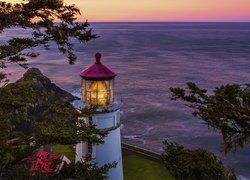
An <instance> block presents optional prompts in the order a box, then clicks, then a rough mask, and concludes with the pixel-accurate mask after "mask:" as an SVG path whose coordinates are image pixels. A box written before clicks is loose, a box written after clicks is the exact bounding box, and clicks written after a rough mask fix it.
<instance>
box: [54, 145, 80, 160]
mask: <svg viewBox="0 0 250 180" xmlns="http://www.w3.org/2000/svg"><path fill="white" fill-rule="evenodd" d="M52 153H55V154H64V155H65V156H66V157H67V158H69V159H70V160H74V159H75V153H74V151H73V149H72V148H71V147H70V146H69V145H59V144H56V145H53V146H52Z"/></svg>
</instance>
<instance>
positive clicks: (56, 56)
mask: <svg viewBox="0 0 250 180" xmlns="http://www.w3.org/2000/svg"><path fill="white" fill-rule="evenodd" d="M91 27H92V28H93V32H94V33H96V34H97V35H99V36H100V37H99V38H98V39H95V40H92V41H90V42H89V43H87V44H80V43H78V42H76V41H75V51H76V54H77V56H78V60H77V62H76V64H75V65H68V64H67V59H66V57H65V56H63V55H61V54H60V53H59V52H58V51H57V49H56V48H57V46H56V45H55V44H53V43H51V44H50V50H46V49H45V48H44V47H37V48H35V49H34V51H36V52H39V53H40V56H39V57H37V58H35V59H30V61H29V63H30V66H31V67H38V68H39V69H40V70H41V71H42V72H43V73H44V74H45V75H46V76H48V77H49V78H51V80H52V81H53V82H54V83H56V84H58V85H59V86H60V87H62V88H64V89H65V90H67V91H69V92H72V93H80V85H81V80H80V77H79V72H80V71H81V70H82V69H84V68H86V67H88V66H89V65H91V64H92V63H93V62H94V55H95V53H96V52H100V53H102V56H103V57H102V62H103V63H104V64H105V65H106V66H108V67H110V68H111V69H112V70H113V71H115V72H117V73H118V76H117V77H116V86H115V89H116V93H117V94H118V96H120V97H121V99H122V101H123V107H122V117H121V118H122V141H123V142H127V143H131V144H134V145H137V146H140V147H143V148H146V149H150V150H153V151H159V152H160V151H161V148H162V141H163V140H164V139H166V140H169V141H173V142H178V143H180V144H183V145H185V146H186V147H189V148H206V149H208V150H210V151H212V152H214V153H215V154H216V155H217V156H218V157H220V158H221V159H222V160H223V161H224V162H225V163H226V164H227V165H228V166H229V167H232V168H235V172H236V173H237V174H240V175H242V176H245V177H248V178H250V166H249V163H250V146H249V145H246V146H245V147H244V149H239V150H237V151H236V152H235V153H230V154H227V155H224V154H223V152H222V150H223V147H222V137H221V135H220V134H219V133H218V132H217V131H216V130H213V129H208V127H207V125H206V124H204V122H203V121H202V120H199V119H197V118H194V117H193V116H192V115H191V112H192V111H191V110H190V109H189V108H188V107H186V106H185V105H183V102H178V101H177V102H176V101H171V100H170V98H171V94H170V91H169V88H170V87H185V84H186V82H189V81H192V82H195V83H197V84H198V85H199V86H200V87H203V88H207V89H208V90H209V92H212V90H213V89H214V88H215V87H216V86H220V85H222V84H226V83H240V84H244V83H249V82H250V23H174V22H172V23H129V22H128V23H91ZM28 33H29V32H28V31H24V30H22V29H10V30H7V31H6V32H4V33H3V34H1V35H0V37H1V38H0V39H1V40H0V43H3V42H5V41H6V40H7V39H9V38H10V37H13V36H16V35H20V36H27V35H28ZM8 72H9V73H12V74H11V76H9V77H10V79H11V80H12V81H15V80H16V79H18V78H19V77H21V76H22V74H23V72H24V70H23V69H21V68H20V67H18V66H16V65H13V66H10V67H9V68H8Z"/></svg>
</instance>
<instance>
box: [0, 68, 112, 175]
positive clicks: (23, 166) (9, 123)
mask: <svg viewBox="0 0 250 180" xmlns="http://www.w3.org/2000/svg"><path fill="white" fill-rule="evenodd" d="M73 99H74V98H73V96H72V95H70V94H69V93H67V92H66V91H63V90H61V89H60V88H59V87H57V86H56V85H54V84H53V83H51V81H50V80H49V79H48V78H47V77H45V76H43V75H42V74H41V72H40V71H39V70H38V69H35V68H31V69H29V70H28V71H27V72H26V73H25V74H24V76H23V78H21V79H20V80H18V81H17V82H16V83H13V84H8V85H7V86H6V87H3V88H0V114H1V116H0V128H1V131H0V147H1V148H0V179H1V178H3V179H18V178H19V179H44V178H45V179H46V178H47V179H51V178H53V179H64V178H66V177H67V178H74V179H81V178H82V177H83V176H84V177H86V179H95V177H98V178H99V179H105V178H106V176H107V171H108V170H109V168H112V167H114V166H115V163H112V162H111V164H106V165H104V166H102V167H98V166H97V165H96V163H94V161H92V159H91V158H89V157H88V158H87V159H86V161H82V162H79V163H77V164H74V162H73V163H72V164H71V165H70V166H69V167H68V168H67V169H63V170H62V171H61V172H60V173H59V174H56V175H53V176H51V174H49V175H47V174H41V173H35V174H34V173H30V172H29V163H30V161H29V157H30V156H31V155H32V154H33V152H34V151H35V150H37V149H39V148H40V147H41V146H42V145H45V144H76V143H78V142H81V141H86V140H88V141H91V142H92V143H96V144H99V143H103V138H104V137H105V136H106V135H107V132H106V131H103V130H99V129H97V128H96V127H95V126H94V125H87V124H85V123H84V122H83V121H78V117H79V116H83V115H82V112H79V111H77V110H76V109H74V107H72V105H71V104H70V103H68V101H70V100H73ZM80 169H81V171H80ZM69 172H70V173H69ZM14 177H16V178H14ZM80 177H81V178H80Z"/></svg>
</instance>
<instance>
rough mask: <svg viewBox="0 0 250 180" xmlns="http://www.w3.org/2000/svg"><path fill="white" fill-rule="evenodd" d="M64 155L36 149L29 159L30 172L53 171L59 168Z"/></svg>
mask: <svg viewBox="0 0 250 180" xmlns="http://www.w3.org/2000/svg"><path fill="white" fill-rule="evenodd" d="M63 157H64V155H61V154H51V153H49V152H46V151H36V152H35V153H34V155H33V157H32V159H31V167H30V171H31V172H40V173H55V172H58V171H59V170H60V169H59V168H60V165H61V163H64V162H63Z"/></svg>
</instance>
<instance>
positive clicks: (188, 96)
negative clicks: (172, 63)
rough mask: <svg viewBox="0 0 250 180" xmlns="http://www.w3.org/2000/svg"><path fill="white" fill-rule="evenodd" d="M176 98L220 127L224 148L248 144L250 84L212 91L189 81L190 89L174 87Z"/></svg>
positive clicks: (225, 86) (195, 114)
mask: <svg viewBox="0 0 250 180" xmlns="http://www.w3.org/2000/svg"><path fill="white" fill-rule="evenodd" d="M170 91H171V92H172V93H173V96H172V100H177V99H180V100H183V101H185V102H186V103H187V104H186V105H187V106H188V107H190V108H192V109H194V111H193V115H194V116H195V117H198V118H200V119H202V120H203V121H205V122H206V123H207V125H208V126H209V127H212V128H215V129H218V130H219V131H220V132H221V134H222V136H223V141H224V150H225V152H228V151H230V150H233V151H235V150H236V149H237V148H238V147H244V145H245V144H246V143H248V142H249V137H250V84H245V85H238V84H227V85H222V86H220V87H217V88H216V89H215V90H214V91H213V94H211V95H208V93H207V90H206V89H201V88H199V87H198V86H197V85H196V84H195V83H192V82H189V83H187V89H182V88H170Z"/></svg>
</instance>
